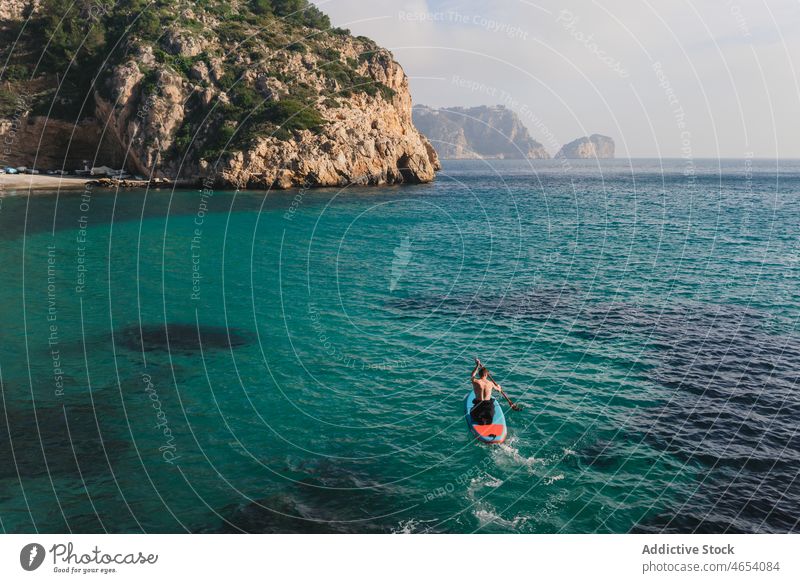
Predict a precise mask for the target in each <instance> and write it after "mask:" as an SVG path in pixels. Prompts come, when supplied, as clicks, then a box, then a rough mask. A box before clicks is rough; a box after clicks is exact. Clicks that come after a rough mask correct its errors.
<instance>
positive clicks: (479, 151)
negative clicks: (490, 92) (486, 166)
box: [414, 105, 550, 159]
mask: <svg viewBox="0 0 800 583" xmlns="http://www.w3.org/2000/svg"><path fill="white" fill-rule="evenodd" d="M414 125H415V126H416V127H417V128H419V130H420V131H421V132H422V133H423V134H424V135H425V136H427V137H428V139H430V140H431V142H432V143H433V144H434V146H435V147H436V150H437V151H438V152H439V154H440V155H441V157H442V158H450V159H459V158H515V159H521V158H549V157H550V155H549V154H548V153H547V151H546V150H545V149H544V147H543V146H542V144H540V143H539V142H537V141H536V140H534V139H533V138H531V136H530V135H529V134H528V129H527V128H526V127H525V125H524V124H523V123H522V121H520V119H519V117H518V116H517V114H516V113H514V112H513V111H512V110H510V109H507V108H506V107H504V106H502V105H495V106H485V105H483V106H479V107H470V108H464V107H447V108H442V109H432V108H430V107H426V106H424V105H417V106H415V107H414Z"/></svg>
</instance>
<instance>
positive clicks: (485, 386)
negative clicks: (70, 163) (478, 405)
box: [472, 378, 494, 401]
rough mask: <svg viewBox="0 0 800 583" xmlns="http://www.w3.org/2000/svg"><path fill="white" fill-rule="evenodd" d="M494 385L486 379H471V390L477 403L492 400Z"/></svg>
mask: <svg viewBox="0 0 800 583" xmlns="http://www.w3.org/2000/svg"><path fill="white" fill-rule="evenodd" d="M492 389H494V383H493V382H492V381H490V380H487V379H480V378H474V379H472V390H473V391H475V398H476V399H478V400H479V401H488V400H489V399H491V398H492Z"/></svg>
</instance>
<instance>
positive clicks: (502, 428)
mask: <svg viewBox="0 0 800 583" xmlns="http://www.w3.org/2000/svg"><path fill="white" fill-rule="evenodd" d="M474 398H475V393H473V392H472V391H470V392H469V393H468V394H467V398H466V399H464V407H465V409H466V416H467V426H468V427H469V430H470V431H471V432H472V434H473V435H474V436H475V437H476V438H477V439H478V440H479V441H482V442H483V443H503V442H504V441H505V440H506V436H507V435H508V428H507V427H506V416H505V415H504V414H503V408H502V407H501V406H500V403H498V402H497V399H495V398H494V397H492V401H494V418H493V419H492V423H491V424H490V425H477V424H476V423H475V422H474V421H473V420H472V416H471V415H470V414H469V412H470V409H472V400H473V399H474Z"/></svg>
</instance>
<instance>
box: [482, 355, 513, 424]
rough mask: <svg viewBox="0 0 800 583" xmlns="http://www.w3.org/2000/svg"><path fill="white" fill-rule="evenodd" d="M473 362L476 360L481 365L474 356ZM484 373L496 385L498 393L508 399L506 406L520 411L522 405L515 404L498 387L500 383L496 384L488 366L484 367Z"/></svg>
mask: <svg viewBox="0 0 800 583" xmlns="http://www.w3.org/2000/svg"><path fill="white" fill-rule="evenodd" d="M475 362H477V363H478V365H480V366H483V363H482V362H481V361H480V360H479V359H477V358H476V359H475ZM486 373H487V375H488V376H489V380H490V381H492V382H493V383H494V386H496V387H497V390H498V391H500V394H501V395H503V397H505V399H506V401H508V406H509V407H511V409H513V410H514V411H522V405H517V404H516V403H514V402H513V401H512V400H511V399H509V398H508V395H506V393H505V391H504V390H503V389H501V388H500V385H498V384H497V381H495V380H494V377H493V376H492V373H490V372H489V369H488V368H487V369H486Z"/></svg>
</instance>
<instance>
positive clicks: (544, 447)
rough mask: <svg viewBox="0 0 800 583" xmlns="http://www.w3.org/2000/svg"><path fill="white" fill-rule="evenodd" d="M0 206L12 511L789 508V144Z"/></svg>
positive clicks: (795, 439)
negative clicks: (480, 379) (491, 436)
mask: <svg viewBox="0 0 800 583" xmlns="http://www.w3.org/2000/svg"><path fill="white" fill-rule="evenodd" d="M0 204H1V206H0V265H2V269H3V284H2V286H0V322H2V326H1V327H0V379H1V380H2V408H3V415H0V527H1V528H2V530H4V531H6V532H34V531H39V532H103V531H109V532H142V531H146V532H238V531H249V532H458V533H466V532H476V531H478V532H487V533H498V532H515V533H543V532H547V533H550V532H628V531H635V532H660V531H665V532H694V531H697V532H788V531H793V530H795V531H796V530H798V522H797V521H798V513H797V503H798V502H797V501H798V500H800V480H798V479H797V478H798V468H800V436H799V435H798V433H797V429H798V419H800V395H799V394H798V389H797V385H796V383H797V380H798V376H799V375H800V335H798V332H797V329H796V325H797V318H798V315H800V285H798V283H800V238H799V235H800V163H798V162H780V163H776V162H768V161H755V162H752V161H744V160H742V161H736V160H729V161H723V162H721V163H718V162H716V161H714V162H711V161H700V162H694V163H692V162H691V161H685V160H673V161H664V162H659V161H654V160H637V161H633V162H628V161H622V160H617V161H607V162H603V163H602V165H600V166H598V165H597V163H596V162H593V161H586V162H581V161H564V162H559V161H536V162H531V163H528V162H480V161H470V162H446V163H445V168H444V170H443V171H442V172H441V173H440V175H439V177H438V179H437V181H436V182H435V183H433V184H429V185H419V186H408V187H396V188H383V189H376V188H355V187H353V188H345V189H342V190H338V189H325V190H317V191H290V192H276V193H264V192H239V193H233V192H214V193H205V194H203V193H201V192H198V191H184V192H174V193H173V192H170V191H150V192H144V191H124V192H119V193H115V192H114V191H105V190H103V191H101V190H95V191H87V192H80V191H79V192H62V193H61V194H60V195H57V194H56V193H45V194H36V195H33V196H28V195H27V193H21V194H18V195H16V196H7V197H5V198H2V199H0ZM475 357H480V358H481V360H482V361H483V362H484V363H485V364H487V365H488V366H489V368H490V370H491V371H492V373H493V376H494V378H495V379H496V380H497V381H498V382H499V383H501V384H502V385H503V387H504V388H505V389H506V391H507V393H508V394H509V396H510V397H511V398H512V399H514V400H518V401H519V402H521V403H522V404H523V405H524V406H525V407H524V409H523V410H522V411H520V412H513V411H510V410H509V409H508V407H507V406H506V404H505V403H504V402H501V403H500V406H502V407H503V408H504V411H505V414H506V419H507V422H508V439H507V441H506V442H505V443H504V444H502V445H496V446H491V447H489V446H486V445H482V444H480V443H477V442H476V441H475V439H474V437H473V436H471V435H470V433H469V431H468V430H467V427H466V426H465V422H464V395H465V394H466V392H467V391H468V390H469V387H470V381H469V379H470V372H471V370H472V366H473V359H474V358H475Z"/></svg>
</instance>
